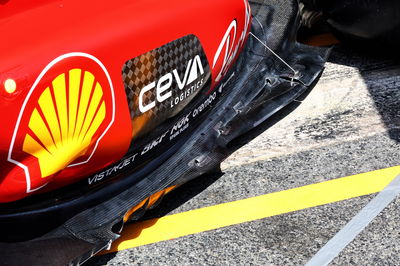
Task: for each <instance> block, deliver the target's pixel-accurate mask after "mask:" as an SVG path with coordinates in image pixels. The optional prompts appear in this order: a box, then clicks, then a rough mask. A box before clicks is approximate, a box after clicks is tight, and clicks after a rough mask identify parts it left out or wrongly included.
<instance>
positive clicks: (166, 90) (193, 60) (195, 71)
mask: <svg viewBox="0 0 400 266" xmlns="http://www.w3.org/2000/svg"><path fill="white" fill-rule="evenodd" d="M122 75H123V80H124V85H125V91H126V95H127V98H128V105H129V109H130V115H131V119H132V122H133V125H134V126H135V121H136V120H139V119H142V123H140V124H143V121H144V120H145V123H146V125H145V126H143V127H142V128H141V130H140V132H137V133H138V134H139V135H142V134H145V133H146V132H148V131H149V130H151V129H152V128H154V127H156V126H157V125H159V124H161V123H162V122H163V121H165V120H166V119H168V118H170V117H173V116H175V115H177V114H179V112H181V111H182V110H183V109H184V108H185V106H187V105H188V104H189V103H190V102H191V101H192V100H193V99H194V98H195V97H196V95H198V94H199V93H200V92H203V93H204V92H207V91H208V90H209V84H210V82H209V80H210V77H211V73H210V67H209V64H208V61H207V58H206V55H205V53H204V50H203V47H202V46H201V43H200V41H199V39H198V38H197V37H196V36H194V35H187V36H185V37H182V38H180V39H177V40H175V41H173V42H170V43H168V44H166V45H164V46H162V47H160V48H157V49H154V50H152V51H149V52H147V53H145V54H142V55H140V56H138V57H136V58H134V59H131V60H129V61H127V62H126V63H125V64H124V66H123V69H122Z"/></svg>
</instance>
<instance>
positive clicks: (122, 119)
mask: <svg viewBox="0 0 400 266" xmlns="http://www.w3.org/2000/svg"><path fill="white" fill-rule="evenodd" d="M244 10H245V12H244ZM249 12H250V11H249V8H248V4H247V1H245V0H206V1H197V0H194V1H192V0H191V1H188V0H170V1H155V0H117V1H112V2H110V1H78V0H69V1H53V0H52V1H49V0H47V1H20V0H11V1H0V32H1V39H2V41H1V42H0V51H1V59H0V62H1V63H0V113H1V114H2V115H1V117H0V121H1V127H0V136H1V138H0V202H10V201H15V200H18V199H22V198H24V197H26V196H28V195H30V194H32V193H38V192H45V191H49V190H53V189H56V188H59V187H62V186H65V185H68V184H72V183H74V182H76V181H78V180H81V179H82V178H84V177H86V176H88V175H90V174H93V173H95V172H97V171H99V170H101V169H103V168H104V167H106V166H108V165H110V164H112V163H114V162H116V161H118V160H119V159H121V158H122V157H123V156H124V155H125V154H126V153H127V151H128V148H129V147H130V146H131V145H134V143H132V144H131V142H132V130H133V128H132V123H131V118H130V115H129V108H128V104H127V99H126V94H125V91H124V84H123V80H122V76H121V69H122V66H123V64H124V63H125V62H126V61H127V60H129V59H131V58H134V57H136V56H138V55H141V54H143V53H145V52H147V51H150V50H153V49H155V48H158V47H161V46H162V45H164V44H166V43H169V42H171V41H174V40H176V39H179V38H181V37H183V36H187V35H189V34H193V35H195V36H196V37H197V38H198V39H199V40H200V42H201V45H202V47H203V49H204V52H205V54H206V57H207V60H208V63H209V65H210V67H211V79H212V83H211V90H212V89H213V88H214V87H215V84H217V83H218V81H219V78H218V77H219V75H220V73H224V72H225V71H226V70H227V68H228V67H229V66H230V64H231V62H233V61H234V59H235V58H236V57H237V55H238V54H239V52H240V50H241V49H242V47H243V44H244V42H245V39H246V37H247V33H248V31H249V26H250V23H249V20H250V14H249ZM74 78H75V79H77V80H79V79H80V81H79V82H78V84H81V85H79V86H80V87H79V88H77V92H76V93H77V95H76V97H78V98H79V99H78V98H77V99H75V104H73V101H72V100H71V99H73V97H75V96H74V95H73V93H72V90H71V89H70V90H67V92H65V89H64V90H63V89H62V87H63V86H67V87H68V86H72V84H74V83H73V79H74ZM10 80H11V81H15V84H16V88H15V91H14V88H9V86H10V85H9V84H10V83H7V82H10ZM87 80H92V83H88V84H89V85H88V86H90V87H93V88H92V90H89V91H87V92H85V91H84V90H83V86H84V85H82V84H84V83H85V82H86V81H87ZM87 82H89V81H87ZM11 84H12V82H11ZM63 84H64V85H63ZM96 84H100V85H101V86H99V89H98V91H96V89H95V88H96ZM11 87H13V86H11ZM60 88H61V89H60ZM85 93H87V96H86V99H90V100H87V101H88V103H87V104H85V106H84V107H82V108H83V109H84V110H83V114H85V115H86V116H89V113H90V112H91V111H90V106H91V102H92V101H94V100H93V99H95V97H96V95H97V96H98V99H97V101H96V104H97V105H93V106H92V109H93V110H92V115H91V116H90V119H91V120H90V121H89V122H88V123H87V124H86V125H85V121H86V120H87V117H86V116H85V115H83V116H81V117H80V115H79V113H80V111H79V108H80V107H81V106H82V104H83V103H84V102H85V100H84V94H85ZM81 103H82V104H81ZM78 105H79V106H78ZM74 106H75V107H74ZM73 107H74V108H75V109H74V108H73ZM72 109H74V110H75V111H74V112H71V110H72ZM66 110H67V111H66ZM85 110H86V111H85ZM54 114H56V115H55V116H54ZM38 117H41V118H42V120H43V121H42V120H40V119H38ZM82 119H83V120H82ZM85 119H86V120H85ZM96 119H98V123H97V125H96V126H94V124H96V122H95V121H96ZM79 120H82V121H80V122H79ZM51 121H53V122H51ZM55 125H57V126H58V127H55ZM83 128H84V129H83ZM90 132H91V133H90ZM48 133H51V134H50V135H48V136H47V138H46V136H44V135H46V134H48ZM79 134H80V135H79ZM74 138H75V140H74ZM44 139H47V140H48V142H49V143H44V142H43V140H44ZM77 139H79V140H77ZM74 141H75V142H74ZM133 141H134V140H133ZM72 142H73V143H72ZM71 143H72V144H71ZM82 143H83V144H82ZM79 144H81V145H79ZM71 147H72V148H71ZM40 149H42V150H43V151H42V152H40V151H38V150H40ZM71 149H72V151H71ZM38 154H39V155H40V156H39V155H38ZM57 156H58V157H60V158H61V159H55V161H54V162H52V160H53V159H52V158H53V157H57ZM58 157H57V158H58ZM43 165H46V167H43Z"/></svg>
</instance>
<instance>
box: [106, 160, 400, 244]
mask: <svg viewBox="0 0 400 266" xmlns="http://www.w3.org/2000/svg"><path fill="white" fill-rule="evenodd" d="M399 173H400V166H395V167H391V168H386V169H381V170H377V171H372V172H367V173H363V174H357V175H353V176H348V177H342V178H338V179H334V180H329V181H326V182H322V183H317V184H312V185H307V186H303V187H298V188H294V189H289V190H285V191H280V192H275V193H271V194H266V195H262V196H257V197H253V198H248V199H243V200H238V201H234V202H229V203H224V204H220V205H215V206H210V207H205V208H201V209H196V210H191V211H188V212H183V213H178V214H173V215H169V216H165V217H162V218H159V219H152V220H147V221H142V222H138V223H135V224H131V225H128V226H126V228H125V229H124V231H123V233H122V236H121V238H120V239H118V240H117V241H116V242H115V243H113V245H112V247H111V250H110V251H107V252H116V251H120V250H124V249H128V248H133V247H137V246H142V245H147V244H151V243H155V242H159V241H164V240H170V239H174V238H178V237H182V236H186V235H191V234H196V233H199V232H204V231H209V230H213V229H217V228H221V227H225V226H230V225H235V224H240V223H244V222H249V221H254V220H258V219H262V218H266V217H271V216H275V215H279V214H284V213H289V212H294V211H298V210H303V209H306V208H311V207H315V206H320V205H325V204H328V203H333V202H338V201H342V200H346V199H350V198H355V197H360V196H364V195H369V194H372V193H376V192H379V191H381V190H383V189H384V188H385V187H386V186H387V185H388V184H389V183H390V182H391V181H392V180H393V179H394V178H395V177H396V176H397V175H398V174H399Z"/></svg>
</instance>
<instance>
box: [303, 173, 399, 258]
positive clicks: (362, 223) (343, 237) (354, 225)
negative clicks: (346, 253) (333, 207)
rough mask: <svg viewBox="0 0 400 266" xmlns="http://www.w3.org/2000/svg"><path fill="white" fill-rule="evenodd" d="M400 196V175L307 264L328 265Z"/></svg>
mask: <svg viewBox="0 0 400 266" xmlns="http://www.w3.org/2000/svg"><path fill="white" fill-rule="evenodd" d="M399 194H400V175H398V176H397V177H396V178H395V179H394V180H393V181H392V182H391V183H389V185H387V186H386V187H385V188H384V189H383V190H382V191H381V192H379V194H378V195H377V196H376V197H375V198H373V199H372V200H371V201H370V202H369V203H368V204H367V205H366V206H365V207H364V208H363V209H362V210H361V211H360V212H359V213H358V214H357V215H356V216H354V217H353V219H351V220H350V222H348V223H347V224H346V225H345V226H344V227H343V228H342V229H341V230H340V231H339V232H338V233H337V234H336V235H335V236H334V237H333V238H331V239H330V240H329V241H328V242H327V243H326V244H325V245H324V246H323V247H322V248H321V249H320V250H319V251H318V252H317V253H316V254H315V255H314V257H312V258H311V260H310V261H309V262H308V263H307V264H306V266H321V265H328V264H329V263H330V262H331V261H332V260H333V259H335V258H336V257H337V256H338V255H339V253H340V252H341V251H342V250H343V249H344V248H345V247H346V246H347V245H348V244H349V243H350V242H352V241H353V240H354V239H355V238H356V237H357V235H358V234H359V233H361V231H363V230H364V228H365V227H367V225H368V224H369V223H371V222H372V220H373V219H374V218H375V217H376V216H378V215H379V214H380V213H381V212H382V211H383V209H385V208H386V207H387V206H388V205H389V204H390V203H391V202H392V201H393V200H394V199H395V198H396V197H397V196H398V195H399Z"/></svg>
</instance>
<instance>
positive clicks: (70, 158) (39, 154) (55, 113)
mask: <svg viewBox="0 0 400 266" xmlns="http://www.w3.org/2000/svg"><path fill="white" fill-rule="evenodd" d="M114 113H115V103H114V92H113V87H112V83H111V79H110V76H109V74H108V72H107V70H106V68H105V67H104V66H103V64H102V63H101V62H100V61H99V60H98V59H96V58H95V57H93V56H91V55H88V54H83V53H73V54H67V55H64V56H61V57H59V58H57V59H55V60H53V62H52V63H50V64H49V65H48V66H47V67H46V69H45V70H43V72H42V73H41V74H40V76H39V77H38V79H37V80H36V82H35V84H34V85H33V87H32V88H31V90H30V91H29V93H28V95H27V97H26V99H25V102H24V104H23V108H22V109H21V112H20V115H19V118H18V121H17V125H16V128H15V131H14V136H13V140H12V143H11V146H10V151H9V158H8V159H9V161H10V162H12V163H15V164H16V165H18V166H20V167H21V168H23V170H24V172H25V175H26V183H27V193H29V192H33V191H35V190H37V189H40V188H42V187H43V186H45V185H47V184H48V183H49V182H51V180H52V176H53V175H54V174H56V173H58V172H60V171H61V170H63V169H65V168H66V167H71V166H77V165H82V164H85V163H87V162H89V161H90V159H91V158H92V156H93V155H94V153H95V151H96V148H97V147H98V144H99V142H100V141H101V139H102V138H103V136H104V135H105V134H106V132H107V131H108V129H109V128H110V127H111V124H112V123H113V121H114Z"/></svg>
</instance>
